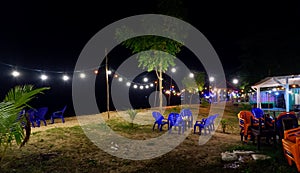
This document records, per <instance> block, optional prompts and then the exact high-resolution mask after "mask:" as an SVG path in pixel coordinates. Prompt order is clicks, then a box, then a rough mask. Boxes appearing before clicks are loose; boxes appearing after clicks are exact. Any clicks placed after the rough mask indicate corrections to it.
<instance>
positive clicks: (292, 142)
mask: <svg viewBox="0 0 300 173" xmlns="http://www.w3.org/2000/svg"><path fill="white" fill-rule="evenodd" d="M289 120H291V121H294V122H295V120H293V119H289ZM296 123H297V124H296V126H298V120H297V121H296ZM293 124H294V125H295V123H293ZM296 126H294V127H292V128H291V129H289V130H284V136H283V139H282V148H283V154H284V156H285V158H286V159H287V161H288V164H289V165H290V166H292V164H293V162H294V163H295V165H296V167H297V169H298V172H300V151H299V148H300V127H296Z"/></svg>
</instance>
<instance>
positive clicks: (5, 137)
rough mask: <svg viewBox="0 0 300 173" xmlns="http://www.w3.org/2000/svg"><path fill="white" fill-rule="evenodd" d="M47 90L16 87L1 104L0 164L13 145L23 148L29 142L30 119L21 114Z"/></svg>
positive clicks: (27, 86)
mask: <svg viewBox="0 0 300 173" xmlns="http://www.w3.org/2000/svg"><path fill="white" fill-rule="evenodd" d="M47 89H49V88H46V87H44V88H38V89H34V88H33V86H32V85H24V86H16V87H14V88H12V89H11V90H10V91H9V92H8V93H7V95H6V96H5V98H4V100H3V101H2V102H0V122H1V123H0V162H1V161H2V160H3V158H4V156H5V154H6V151H7V149H8V147H10V146H12V144H13V143H16V144H17V145H19V146H20V147H22V146H24V145H25V143H27V142H28V140H29V137H30V130H31V127H30V122H29V117H28V116H27V115H26V114H22V113H21V112H22V110H24V109H25V108H26V107H30V106H29V105H28V103H29V102H30V101H31V100H32V99H33V98H35V96H36V95H37V94H39V93H43V91H44V90H47ZM24 129H25V132H24Z"/></svg>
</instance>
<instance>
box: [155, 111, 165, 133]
mask: <svg viewBox="0 0 300 173" xmlns="http://www.w3.org/2000/svg"><path fill="white" fill-rule="evenodd" d="M152 116H153V118H154V119H155V121H154V124H153V127H152V131H154V128H155V125H156V124H157V128H158V129H159V131H162V127H163V126H164V125H165V124H168V121H167V120H166V119H165V118H164V116H163V115H162V114H161V113H160V112H152Z"/></svg>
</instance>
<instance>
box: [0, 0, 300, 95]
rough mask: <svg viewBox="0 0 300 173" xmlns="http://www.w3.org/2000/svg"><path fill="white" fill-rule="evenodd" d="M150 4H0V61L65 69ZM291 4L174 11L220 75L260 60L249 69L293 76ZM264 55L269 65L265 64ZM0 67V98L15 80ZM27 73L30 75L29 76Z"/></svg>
mask: <svg viewBox="0 0 300 173" xmlns="http://www.w3.org/2000/svg"><path fill="white" fill-rule="evenodd" d="M157 2H160V1H154V0H152V1H141V0H140V1H137V0H133V1H120V2H119V1H115V0H110V1H97V3H96V2H90V1H78V2H73V1H29V2H27V1H9V2H1V3H0V21H1V27H0V62H1V63H6V64H10V65H16V66H18V67H23V68H28V69H42V70H45V71H61V72H63V71H72V70H73V68H74V66H75V63H76V60H77V58H78V56H79V54H80V52H81V50H82V48H83V47H84V45H85V44H86V43H87V41H88V40H89V39H90V38H91V37H92V36H93V35H94V34H95V33H97V32H98V31H99V30H101V29H102V28H103V27H105V26H106V25H108V24H110V23H112V22H115V21H116V20H119V19H122V18H124V17H128V16H132V15H137V14H146V13H157V12H161V11H162V10H165V9H167V8H160V9H159V8H158V7H157ZM169 5H170V8H177V7H174V6H173V5H172V4H169ZM299 5H300V4H299V1H293V2H285V1H279V2H274V1H264V2H260V1H257V2H256V1H241V2H239V1H236V2H234V1H230V2H228V1H226V2H219V1H209V2H206V1H203V2H198V1H197V2H196V1H195V2H194V1H193V2H191V1H184V3H183V5H182V8H180V9H183V11H184V14H185V20H186V21H187V22H189V23H191V24H192V25H194V26H195V27H196V28H198V29H199V31H201V32H202V33H203V34H204V35H205V36H206V37H207V38H208V40H209V41H210V42H211V44H212V46H213V47H214V48H215V50H216V52H217V53H218V55H219V57H220V59H221V61H222V63H223V66H224V69H225V73H226V75H227V76H232V75H236V74H237V72H238V71H239V70H240V69H241V68H243V69H246V70H245V71H247V70H248V71H249V73H251V70H253V69H251V68H250V69H247V67H246V68H245V66H247V65H248V64H247V63H245V62H248V63H249V66H250V64H252V66H255V63H258V64H260V65H261V66H258V67H257V68H259V70H253V71H252V72H253V74H255V72H254V71H257V72H259V73H260V74H262V72H260V70H261V69H268V68H269V70H268V71H272V72H270V74H279V72H280V71H282V73H292V72H293V73H300V70H299V69H300V68H299V66H298V69H297V68H296V67H297V65H300V64H299V62H298V61H299V57H300V56H299V52H298V50H300V49H299V48H300V46H299V43H300V42H299V41H300V30H299V29H300V28H299V18H300V7H299ZM249 57H250V58H249ZM264 59H265V61H264ZM281 59H284V60H285V61H284V62H288V63H284V62H282V61H281ZM272 60H274V61H275V62H276V63H270V65H268V64H269V62H270V61H272ZM249 61H250V62H249ZM253 64H254V65H253ZM276 64H277V65H276ZM0 69H2V70H1V71H3V73H1V75H0V77H1V82H0V84H1V86H2V87H3V88H2V90H1V93H0V94H1V97H3V92H5V91H6V90H7V86H9V87H11V86H13V85H14V84H15V82H16V81H13V80H12V79H11V77H10V76H9V74H8V72H9V68H7V67H4V65H3V64H2V65H1V64H0ZM263 72H264V73H265V71H263ZM249 73H248V74H249ZM244 75H245V74H244ZM250 75H251V74H249V76H250ZM28 77H30V78H31V80H33V79H32V78H33V77H34V76H32V75H28V76H27V79H28ZM256 77H257V75H256ZM259 77H260V76H259ZM261 77H264V75H262V76H261ZM27 79H23V80H25V81H26V80H27ZM54 81H55V80H53V81H52V82H49V83H48V84H49V85H51V86H52V87H53V89H54V90H55V86H56V85H59V81H55V82H54ZM17 82H20V81H17ZM23 82H24V81H23ZM33 82H34V81H33ZM35 85H40V83H35ZM64 85H66V84H64ZM64 87H69V85H67V86H64ZM53 92H54V91H53Z"/></svg>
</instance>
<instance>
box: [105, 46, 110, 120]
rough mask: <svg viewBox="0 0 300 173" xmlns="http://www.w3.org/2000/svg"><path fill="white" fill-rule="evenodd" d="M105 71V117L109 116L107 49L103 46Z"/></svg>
mask: <svg viewBox="0 0 300 173" xmlns="http://www.w3.org/2000/svg"><path fill="white" fill-rule="evenodd" d="M105 60H106V62H105V73H106V109H107V118H108V119H109V118H110V115H109V84H108V57H107V50H106V48H105Z"/></svg>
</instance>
